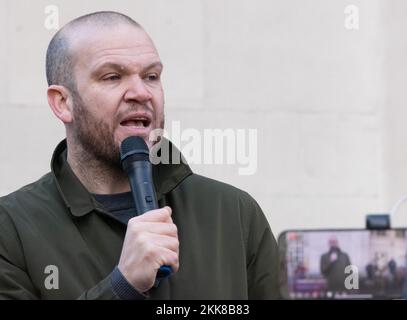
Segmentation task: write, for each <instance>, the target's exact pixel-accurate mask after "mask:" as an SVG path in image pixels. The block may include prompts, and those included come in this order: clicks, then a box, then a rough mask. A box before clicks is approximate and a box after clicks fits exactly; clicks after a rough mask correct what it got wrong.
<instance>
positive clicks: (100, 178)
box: [67, 143, 130, 194]
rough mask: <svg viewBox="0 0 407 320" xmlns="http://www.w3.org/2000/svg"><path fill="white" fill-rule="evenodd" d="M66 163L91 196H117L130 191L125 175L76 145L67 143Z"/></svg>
mask: <svg viewBox="0 0 407 320" xmlns="http://www.w3.org/2000/svg"><path fill="white" fill-rule="evenodd" d="M67 161H68V164H69V166H70V167H71V169H72V171H73V172H74V173H75V175H76V177H77V178H78V179H79V180H80V182H81V183H82V184H83V185H84V186H85V188H86V189H87V190H88V192H90V193H93V194H117V193H124V192H128V191H130V184H129V181H128V178H127V176H126V174H125V173H124V172H123V171H122V170H120V169H118V168H114V167H112V166H108V165H107V164H105V163H103V162H101V161H99V160H97V159H95V158H94V157H93V156H91V155H90V154H89V153H87V152H86V151H85V150H83V149H82V148H81V147H79V146H78V145H77V144H76V145H75V146H74V145H72V144H71V145H70V144H69V143H68V157H67Z"/></svg>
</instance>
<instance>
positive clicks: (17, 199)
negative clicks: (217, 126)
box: [0, 12, 279, 300]
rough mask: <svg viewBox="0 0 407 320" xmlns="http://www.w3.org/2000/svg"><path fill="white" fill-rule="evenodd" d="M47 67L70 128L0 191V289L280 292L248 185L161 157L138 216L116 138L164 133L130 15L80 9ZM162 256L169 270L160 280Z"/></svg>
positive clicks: (81, 293)
mask: <svg viewBox="0 0 407 320" xmlns="http://www.w3.org/2000/svg"><path fill="white" fill-rule="evenodd" d="M46 67H47V70H46V71H47V79H48V84H49V88H48V91H47V97H48V103H49V105H50V107H51V109H52V111H53V113H54V114H55V116H56V118H57V119H59V120H60V121H61V122H62V123H63V124H64V126H65V129H66V139H65V140H63V141H62V142H61V143H60V144H59V145H58V146H57V147H56V149H55V152H54V155H53V158H52V160H51V172H49V173H48V174H46V175H45V176H43V177H42V178H41V179H40V180H38V181H36V182H34V183H33V184H30V185H28V186H26V187H24V188H22V189H20V190H18V191H16V192H14V193H12V194H10V195H8V196H6V197H3V198H1V199H0V222H1V223H0V271H1V272H0V298H3V299H77V298H79V299H128V300H130V299H273V298H278V297H279V289H278V252H277V246H276V241H275V239H274V237H273V234H272V232H271V230H270V226H269V224H268V222H267V220H266V218H265V216H264V214H263V212H262V210H261V209H260V207H259V206H258V204H257V203H256V201H255V200H254V199H253V198H251V197H250V196H249V195H248V194H247V193H246V192H243V191H241V190H239V189H237V188H234V187H232V186H230V185H226V184H223V183H220V182H217V181H215V180H211V179H208V178H205V177H202V176H199V175H197V174H194V173H193V172H192V171H191V169H190V168H189V166H188V165H187V164H185V163H183V162H181V163H170V164H163V163H159V164H157V165H154V166H153V177H154V185H155V188H156V191H157V197H158V201H159V207H160V208H161V209H158V210H154V211H150V212H147V213H145V214H144V215H140V216H136V215H135V206H134V202H133V199H132V196H131V190H130V185H129V182H128V178H127V177H126V174H125V173H124V172H123V170H122V168H121V164H120V153H119V148H120V145H121V142H122V141H123V140H124V139H125V138H127V137H129V136H140V137H143V138H144V140H145V141H146V143H147V144H148V146H149V148H153V147H158V148H160V146H161V144H162V143H164V142H165V140H154V139H151V134H152V133H153V132H155V131H156V129H162V128H164V92H163V88H162V85H161V73H162V71H163V64H162V62H161V59H160V57H159V55H158V52H157V50H156V47H155V46H154V44H153V42H152V40H151V39H150V37H149V36H148V34H147V33H146V32H145V31H144V30H143V28H142V27H141V26H140V25H139V24H138V23H137V22H135V21H134V20H132V19H131V18H129V17H127V16H125V15H123V14H120V13H116V12H96V13H92V14H89V15H86V16H83V17H80V18H77V19H75V20H73V21H71V22H70V23H68V24H67V25H66V26H64V27H63V28H62V29H61V30H60V31H59V32H58V33H57V34H56V35H55V36H54V38H53V39H52V41H51V42H50V44H49V47H48V51H47V60H46ZM169 143H170V142H169ZM170 147H171V150H172V149H174V150H176V149H175V147H174V146H172V144H171V143H170ZM162 265H169V266H171V267H172V271H173V273H172V274H171V276H170V277H169V278H166V279H164V280H162V281H161V282H159V283H158V282H156V276H157V271H158V269H159V267H160V266H162Z"/></svg>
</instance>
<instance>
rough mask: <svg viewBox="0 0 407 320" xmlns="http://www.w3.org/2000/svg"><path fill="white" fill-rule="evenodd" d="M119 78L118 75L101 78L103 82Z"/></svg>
mask: <svg viewBox="0 0 407 320" xmlns="http://www.w3.org/2000/svg"><path fill="white" fill-rule="evenodd" d="M120 79H121V78H120V76H119V75H118V74H111V75H108V76H106V77H104V78H103V80H104V81H116V80H120Z"/></svg>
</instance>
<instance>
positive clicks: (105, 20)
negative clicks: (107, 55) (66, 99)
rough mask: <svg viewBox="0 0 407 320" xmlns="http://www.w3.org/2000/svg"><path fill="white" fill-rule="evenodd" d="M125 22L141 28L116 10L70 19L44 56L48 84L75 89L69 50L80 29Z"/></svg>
mask: <svg viewBox="0 0 407 320" xmlns="http://www.w3.org/2000/svg"><path fill="white" fill-rule="evenodd" d="M120 24H127V25H130V26H134V27H136V28H140V29H142V27H141V26H140V24H138V23H137V22H136V21H134V20H133V19H132V18H130V17H128V16H126V15H124V14H122V13H118V12H113V11H101V12H95V13H91V14H87V15H85V16H82V17H79V18H77V19H75V20H72V21H71V22H69V23H68V24H67V25H65V26H64V27H63V28H62V29H61V30H59V31H58V32H57V33H56V34H55V36H54V37H53V38H52V40H51V42H50V44H49V46H48V50H47V57H46V74H47V81H48V85H49V86H51V85H61V86H64V87H66V88H68V89H69V90H71V91H75V87H76V86H75V75H74V71H73V70H74V66H75V54H74V53H73V52H72V51H71V50H70V49H71V43H72V38H73V37H75V33H76V32H78V31H79V30H80V29H87V28H95V27H96V28H100V27H108V28H111V27H114V26H117V25H120Z"/></svg>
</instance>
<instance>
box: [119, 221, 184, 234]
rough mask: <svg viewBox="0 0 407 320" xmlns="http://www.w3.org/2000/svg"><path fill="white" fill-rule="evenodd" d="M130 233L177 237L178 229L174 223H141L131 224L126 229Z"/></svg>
mask: <svg viewBox="0 0 407 320" xmlns="http://www.w3.org/2000/svg"><path fill="white" fill-rule="evenodd" d="M127 229H128V230H129V231H130V232H135V233H138V234H141V233H144V232H148V233H152V234H158V235H164V236H170V237H177V236H178V228H177V226H176V225H175V224H174V223H164V222H141V223H137V224H136V223H133V224H131V225H129V226H128V227H127Z"/></svg>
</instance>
